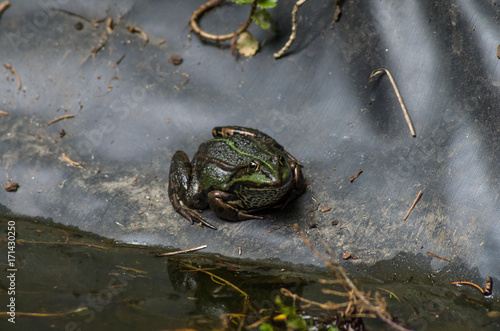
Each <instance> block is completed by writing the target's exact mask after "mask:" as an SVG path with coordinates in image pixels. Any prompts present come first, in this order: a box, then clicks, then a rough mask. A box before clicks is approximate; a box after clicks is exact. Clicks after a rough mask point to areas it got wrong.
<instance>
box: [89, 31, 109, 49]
mask: <svg viewBox="0 0 500 331" xmlns="http://www.w3.org/2000/svg"><path fill="white" fill-rule="evenodd" d="M108 36H109V35H108V34H107V33H106V32H103V33H102V35H101V39H99V44H98V45H97V47H95V46H92V48H91V49H90V52H91V53H92V54H97V53H99V51H100V50H101V49H102V48H103V47H104V46H106V43H107V42H108V38H109V37H108Z"/></svg>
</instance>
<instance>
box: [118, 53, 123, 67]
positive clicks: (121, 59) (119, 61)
mask: <svg viewBox="0 0 500 331" xmlns="http://www.w3.org/2000/svg"><path fill="white" fill-rule="evenodd" d="M124 58H125V53H124V54H122V56H120V58H119V59H118V61H116V65H119V64H120V63H122V61H123V59H124Z"/></svg>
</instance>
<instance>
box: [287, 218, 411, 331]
mask: <svg viewBox="0 0 500 331" xmlns="http://www.w3.org/2000/svg"><path fill="white" fill-rule="evenodd" d="M294 229H295V230H296V231H298V232H300V235H301V237H302V240H303V241H304V242H305V244H306V245H307V246H308V247H309V249H310V250H312V251H313V252H314V254H316V256H318V257H319V258H320V259H322V260H323V261H325V264H326V265H327V266H328V267H329V268H330V270H331V271H332V272H333V273H334V274H336V275H337V276H339V277H340V278H342V280H343V281H344V284H343V285H344V288H346V291H347V292H349V293H351V292H352V294H353V295H354V297H355V298H356V299H357V300H359V301H361V302H362V303H363V305H364V306H365V307H366V308H367V309H368V310H369V311H370V312H371V313H374V314H376V315H377V316H378V318H380V319H381V320H382V321H384V322H385V323H387V324H388V325H390V326H391V327H393V328H394V329H396V330H400V331H408V329H406V328H404V327H403V326H401V325H399V324H397V323H395V322H394V321H393V320H392V319H391V317H390V315H389V313H388V312H387V311H386V310H385V306H377V305H373V304H372V303H371V302H370V301H369V300H368V298H366V296H365V295H364V294H363V293H362V292H361V291H360V290H358V288H357V286H356V285H355V284H354V283H353V281H352V280H351V279H350V278H349V276H348V275H347V271H346V270H345V269H344V268H343V267H342V265H340V262H339V260H338V259H337V258H336V257H335V255H334V254H333V253H332V252H331V251H330V250H329V249H328V248H326V247H325V248H326V252H327V253H328V255H329V256H330V258H328V257H326V256H324V255H323V254H321V253H320V252H319V251H318V250H317V249H316V248H315V247H314V246H313V244H312V243H311V242H310V241H309V239H307V237H306V235H305V234H304V232H303V231H302V230H301V229H300V227H299V225H298V224H295V225H294ZM350 301H351V300H350Z"/></svg>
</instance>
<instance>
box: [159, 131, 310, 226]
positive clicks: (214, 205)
mask: <svg viewBox="0 0 500 331" xmlns="http://www.w3.org/2000/svg"><path fill="white" fill-rule="evenodd" d="M212 134H213V136H214V138H213V139H211V140H208V141H205V142H203V143H202V144H201V145H200V147H199V148H198V151H197V152H196V154H195V155H194V157H193V160H192V161H191V162H189V158H188V156H187V155H186V153H184V152H183V151H177V152H176V153H175V154H174V156H173V157H172V162H171V164H170V175H169V187H168V196H169V198H170V201H171V203H172V206H173V207H174V209H175V211H177V212H178V213H180V214H181V215H182V216H184V217H185V218H186V219H187V220H189V221H190V222H191V224H193V223H194V222H195V221H196V222H200V223H201V224H203V225H205V226H207V227H209V228H211V229H214V230H216V228H215V227H214V226H213V225H211V224H210V223H208V222H207V221H206V220H205V219H204V218H203V216H201V214H200V212H201V210H202V209H205V208H207V207H208V206H210V208H211V209H212V210H213V211H214V212H215V214H216V215H217V216H218V217H220V218H222V219H225V220H228V221H243V220H248V219H262V217H261V216H257V215H253V214H254V213H255V212H258V211H260V210H263V209H267V208H271V207H275V208H282V207H284V206H286V205H287V204H288V203H289V202H290V201H292V200H294V199H296V198H297V197H299V196H300V195H301V194H302V193H304V191H305V189H306V186H307V183H306V182H305V180H304V176H303V174H302V170H301V169H302V164H300V162H299V161H297V159H295V158H294V157H293V156H292V155H290V153H288V152H287V151H285V149H284V148H283V147H282V146H281V145H280V144H278V143H277V142H276V140H274V139H273V138H271V137H270V136H268V135H267V134H265V133H262V132H260V131H258V130H255V129H250V128H245V127H241V126H223V127H215V128H214V129H213V130H212Z"/></svg>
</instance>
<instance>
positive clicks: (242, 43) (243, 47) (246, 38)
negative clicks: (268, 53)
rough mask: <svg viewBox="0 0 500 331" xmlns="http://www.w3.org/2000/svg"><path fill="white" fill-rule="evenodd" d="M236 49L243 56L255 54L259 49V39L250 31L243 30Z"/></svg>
mask: <svg viewBox="0 0 500 331" xmlns="http://www.w3.org/2000/svg"><path fill="white" fill-rule="evenodd" d="M236 49H238V52H239V53H240V54H241V55H243V56H254V55H255V53H257V51H258V50H259V41H258V40H257V39H256V38H255V37H254V36H252V34H251V33H250V32H246V31H245V32H243V33H241V34H240V35H239V36H238V41H237V42H236Z"/></svg>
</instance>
